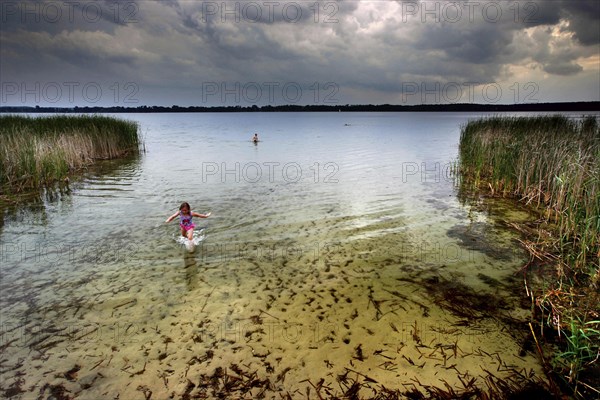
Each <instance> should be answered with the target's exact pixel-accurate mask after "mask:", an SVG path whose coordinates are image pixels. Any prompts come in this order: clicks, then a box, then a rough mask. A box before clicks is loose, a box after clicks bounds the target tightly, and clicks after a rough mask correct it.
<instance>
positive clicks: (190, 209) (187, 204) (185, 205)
mask: <svg viewBox="0 0 600 400" xmlns="http://www.w3.org/2000/svg"><path fill="white" fill-rule="evenodd" d="M186 207H187V209H188V211H189V212H192V208H191V207H190V203H188V202H186V201H184V202H183V203H181V205H180V206H179V211H181V210H182V209H184V208H186Z"/></svg>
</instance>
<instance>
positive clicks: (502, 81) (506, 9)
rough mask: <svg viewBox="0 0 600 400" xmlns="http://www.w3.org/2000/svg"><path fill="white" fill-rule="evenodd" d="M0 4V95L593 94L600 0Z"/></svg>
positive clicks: (30, 100)
mask: <svg viewBox="0 0 600 400" xmlns="http://www.w3.org/2000/svg"><path fill="white" fill-rule="evenodd" d="M0 12H1V15H0V22H1V24H0V52H1V57H0V83H1V85H2V86H1V90H2V93H1V105H36V104H39V105H67V106H68V105H80V106H82V105H107V106H110V105H124V106H135V105H144V104H147V105H173V104H177V105H182V106H186V105H223V104H226V105H237V104H239V105H249V104H257V105H264V104H284V103H296V104H347V103H356V104H381V103H395V104H415V103H448V102H486V101H487V102H499V103H514V102H525V101H529V102H532V101H539V102H546V101H580V100H600V98H599V97H600V95H599V91H600V54H599V46H600V37H599V35H600V33H599V32H600V2H598V1H597V0H586V1H566V0H565V1H551V0H549V1H475V2H474V1H470V2H463V1H458V2H453V1H419V2H417V1H311V2H305V1H264V2H263V1H227V2H225V1H203V2H201V1H184V0H168V1H118V2H117V1H76V2H75V1H73V2H71V1H62V0H61V1H34V0H27V1H25V0H24V1H10V0H9V1H3V2H2V3H1V9H0ZM490 89H493V92H494V94H493V95H492V94H490V93H491V92H492V91H490Z"/></svg>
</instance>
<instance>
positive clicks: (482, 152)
mask: <svg viewBox="0 0 600 400" xmlns="http://www.w3.org/2000/svg"><path fill="white" fill-rule="evenodd" d="M457 170H458V171H459V176H460V178H461V179H462V183H463V184H464V185H467V187H471V188H477V189H481V188H485V189H486V190H489V191H491V192H492V193H493V194H498V195H500V194H501V195H503V196H514V197H517V198H518V199H520V200H522V201H523V202H525V203H527V204H530V205H533V206H535V207H536V208H537V209H538V210H541V212H542V214H543V216H544V218H543V220H544V221H545V223H544V227H545V228H544V229H546V230H547V231H548V232H551V234H549V235H548V234H544V235H541V234H538V239H537V242H535V243H533V244H532V245H531V247H530V248H528V250H529V251H530V252H531V254H532V255H533V256H534V257H537V258H540V257H541V258H545V257H544V255H543V253H548V252H550V253H552V257H549V258H545V259H546V260H553V261H552V263H553V265H554V266H555V273H554V274H553V275H552V277H551V279H550V281H549V282H547V283H546V287H545V288H543V289H542V290H541V292H542V293H541V294H540V296H539V297H538V300H539V301H537V302H536V304H538V305H539V306H540V309H541V311H542V314H544V313H545V312H546V311H549V314H550V315H549V316H548V317H549V320H550V321H551V320H552V318H553V319H554V321H555V322H554V323H552V322H549V323H548V325H551V326H554V327H556V328H557V329H558V330H559V331H560V332H562V333H563V337H564V339H566V344H565V346H566V350H565V351H564V352H562V353H559V354H558V355H557V356H556V360H557V367H559V368H560V367H561V366H562V370H561V371H560V372H561V373H562V376H565V377H567V378H568V381H569V383H571V384H573V383H574V384H575V389H574V390H575V393H577V389H576V387H577V382H578V376H579V374H580V372H582V371H583V370H584V369H586V368H588V367H589V366H590V365H591V364H593V363H595V362H596V360H597V358H594V357H593V355H594V354H595V355H597V354H598V351H599V348H600V344H599V343H598V341H597V340H598V329H599V327H600V321H598V320H597V312H598V310H597V303H596V300H597V299H598V291H597V288H598V285H599V284H600V268H599V266H600V262H599V259H600V127H599V125H598V121H597V119H596V118H595V117H586V118H583V119H581V120H572V119H569V118H566V117H564V116H536V117H491V118H486V119H480V120H476V121H471V122H469V123H467V124H466V125H465V126H464V127H463V128H462V131H461V137H460V145H459V162H458V167H457ZM590 302H591V303H592V304H593V303H596V307H593V306H592V309H590V307H589V306H588V305H587V304H588V303H590ZM551 316H552V318H550V317H551ZM561 321H562V322H561ZM569 321H570V322H569ZM574 321H576V322H577V323H575V322H574ZM567 370H568V371H567Z"/></svg>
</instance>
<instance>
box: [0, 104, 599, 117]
mask: <svg viewBox="0 0 600 400" xmlns="http://www.w3.org/2000/svg"><path fill="white" fill-rule="evenodd" d="M589 111H600V101H585V102H560V103H530V104H419V105H394V104H380V105H371V104H357V105H349V104H346V105H306V106H301V105H280V106H270V105H267V106H257V105H252V106H243V107H242V106H211V107H204V106H189V107H181V106H171V107H165V106H137V107H123V106H115V107H78V106H75V107H39V106H33V107H29V106H3V107H0V113H4V114H6V113H65V114H68V113H77V114H87V113H180V112H184V113H216V112H589Z"/></svg>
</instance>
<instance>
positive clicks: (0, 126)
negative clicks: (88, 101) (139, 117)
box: [0, 115, 141, 194]
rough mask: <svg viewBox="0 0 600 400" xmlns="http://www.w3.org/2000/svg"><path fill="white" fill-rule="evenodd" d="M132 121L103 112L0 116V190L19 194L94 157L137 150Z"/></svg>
mask: <svg viewBox="0 0 600 400" xmlns="http://www.w3.org/2000/svg"><path fill="white" fill-rule="evenodd" d="M140 142H141V139H140V135H139V129H138V125H137V123H136V122H132V121H125V120H120V119H117V118H112V117H106V116H98V115H93V116H88V115H77V116H72V115H56V116H48V117H27V116H16V115H6V116H0V190H1V191H2V192H5V193H8V194H10V193H19V192H22V191H25V190H30V189H35V188H38V187H40V186H43V185H48V184H51V183H53V182H55V181H59V180H62V179H65V178H67V177H68V175H69V173H71V172H73V171H76V170H80V169H82V168H85V167H86V166H88V165H90V164H92V163H93V162H95V161H96V160H99V159H113V158H117V157H123V156H125V155H128V154H132V153H136V152H138V151H139V145H140Z"/></svg>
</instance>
